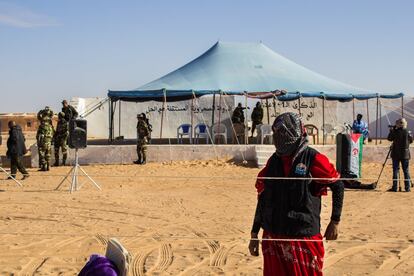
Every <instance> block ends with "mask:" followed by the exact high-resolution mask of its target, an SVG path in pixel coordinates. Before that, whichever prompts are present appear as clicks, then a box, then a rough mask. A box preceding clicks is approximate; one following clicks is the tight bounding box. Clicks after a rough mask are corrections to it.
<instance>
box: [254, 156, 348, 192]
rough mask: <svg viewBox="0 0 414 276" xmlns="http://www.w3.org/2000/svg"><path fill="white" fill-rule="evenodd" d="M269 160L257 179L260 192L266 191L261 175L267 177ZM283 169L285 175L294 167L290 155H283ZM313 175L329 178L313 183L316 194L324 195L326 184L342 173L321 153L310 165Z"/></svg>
mask: <svg viewBox="0 0 414 276" xmlns="http://www.w3.org/2000/svg"><path fill="white" fill-rule="evenodd" d="M269 161H270V159H269V160H268V161H267V163H266V166H265V167H264V168H263V169H262V170H261V171H260V172H259V174H258V175H257V177H258V178H259V179H257V180H256V185H255V186H256V190H257V193H258V194H261V193H262V192H263V191H264V179H260V178H261V177H266V173H267V169H268V167H269ZM282 161H283V171H284V173H285V176H287V175H289V172H290V169H291V167H292V158H291V157H290V156H283V157H282ZM310 174H311V177H314V178H328V179H329V180H315V181H314V182H313V183H314V185H315V187H313V188H314V189H312V190H313V191H314V196H322V195H326V194H327V187H326V184H330V183H333V182H335V181H337V180H338V179H339V177H340V174H339V173H338V172H337V171H336V169H335V167H334V165H333V164H332V163H330V162H329V159H328V157H326V156H325V155H323V154H321V153H317V154H316V155H315V159H314V160H313V163H312V166H311V167H310Z"/></svg>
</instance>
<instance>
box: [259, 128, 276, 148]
mask: <svg viewBox="0 0 414 276" xmlns="http://www.w3.org/2000/svg"><path fill="white" fill-rule="evenodd" d="M257 127H258V128H259V129H260V144H262V145H263V142H264V140H265V139H266V137H270V143H273V130H272V126H271V125H258V126H257Z"/></svg>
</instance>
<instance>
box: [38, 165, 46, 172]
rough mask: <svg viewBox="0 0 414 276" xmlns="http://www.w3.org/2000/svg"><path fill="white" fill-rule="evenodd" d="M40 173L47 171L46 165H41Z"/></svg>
mask: <svg viewBox="0 0 414 276" xmlns="http://www.w3.org/2000/svg"><path fill="white" fill-rule="evenodd" d="M38 171H39V172H45V171H46V165H43V164H42V165H41V166H40V169H38Z"/></svg>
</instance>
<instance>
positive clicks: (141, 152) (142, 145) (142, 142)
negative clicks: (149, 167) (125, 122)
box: [134, 114, 149, 165]
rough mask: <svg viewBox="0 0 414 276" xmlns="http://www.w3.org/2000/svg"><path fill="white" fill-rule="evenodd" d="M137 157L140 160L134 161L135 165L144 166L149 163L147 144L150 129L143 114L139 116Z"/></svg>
mask: <svg viewBox="0 0 414 276" xmlns="http://www.w3.org/2000/svg"><path fill="white" fill-rule="evenodd" d="M137 118H138V123H137V155H138V160H137V161H134V163H135V164H140V165H144V164H145V163H146V162H147V144H148V135H149V129H148V125H147V123H146V122H145V116H143V114H139V115H137Z"/></svg>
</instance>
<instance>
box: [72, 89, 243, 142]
mask: <svg viewBox="0 0 414 276" xmlns="http://www.w3.org/2000/svg"><path fill="white" fill-rule="evenodd" d="M221 98H222V99H221V106H220V105H219V99H220V96H219V95H216V103H215V106H216V108H215V111H214V112H215V114H214V116H215V119H214V121H215V123H218V122H219V120H220V121H221V123H222V124H225V125H226V127H227V131H228V136H229V137H230V135H231V122H230V118H231V114H232V112H233V109H234V107H235V98H234V96H222V97H221ZM102 100H104V98H73V99H72V100H71V104H72V105H73V106H75V107H76V108H77V110H78V111H79V114H80V115H82V114H83V113H85V112H87V111H88V110H90V109H91V108H92V107H93V106H95V105H96V104H97V103H99V102H101V101H102ZM164 108H165V109H164V110H165V111H164V115H163V112H162V110H163V103H162V102H156V101H148V102H139V103H135V102H120V101H118V102H117V103H116V110H115V114H114V136H115V137H118V136H124V138H125V139H135V138H136V125H137V114H139V113H145V114H146V116H147V118H149V120H150V123H151V124H152V128H153V132H152V138H159V137H160V134H161V132H160V129H161V117H162V116H164V119H163V130H162V138H176V137H177V128H178V126H179V125H181V124H191V123H192V125H193V128H194V127H195V126H196V125H197V124H206V125H209V126H210V125H211V122H212V110H213V96H203V97H200V98H196V99H193V100H188V101H177V102H167V103H166V104H165V107H164ZM191 110H193V112H192V111H191ZM85 119H86V120H87V121H88V137H89V138H108V134H109V102H106V103H104V104H103V105H102V106H100V108H98V109H96V110H95V111H93V112H92V113H90V114H89V115H87V116H86V117H85Z"/></svg>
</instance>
